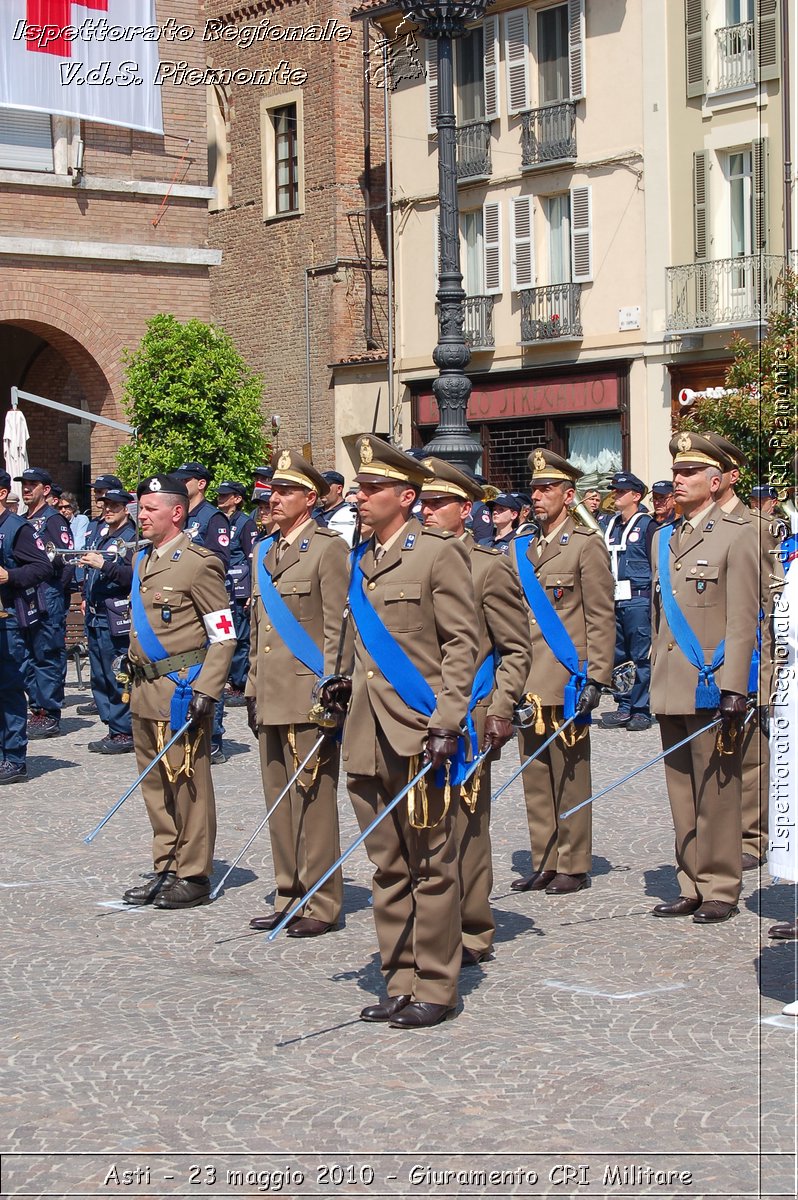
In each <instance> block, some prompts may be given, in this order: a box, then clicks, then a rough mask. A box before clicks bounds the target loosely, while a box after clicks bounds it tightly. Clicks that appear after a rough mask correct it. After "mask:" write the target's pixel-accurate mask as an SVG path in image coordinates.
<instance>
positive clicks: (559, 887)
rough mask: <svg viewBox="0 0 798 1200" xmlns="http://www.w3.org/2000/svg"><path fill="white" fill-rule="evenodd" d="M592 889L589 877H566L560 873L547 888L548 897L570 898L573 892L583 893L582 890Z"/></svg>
mask: <svg viewBox="0 0 798 1200" xmlns="http://www.w3.org/2000/svg"><path fill="white" fill-rule="evenodd" d="M586 887H590V876H589V875H566V874H565V873H564V872H563V871H558V872H557V874H556V875H555V876H554V878H553V879H552V881H551V883H550V884H549V886H548V887H547V888H546V895H547V896H570V895H571V894H572V892H581V891H582V888H586Z"/></svg>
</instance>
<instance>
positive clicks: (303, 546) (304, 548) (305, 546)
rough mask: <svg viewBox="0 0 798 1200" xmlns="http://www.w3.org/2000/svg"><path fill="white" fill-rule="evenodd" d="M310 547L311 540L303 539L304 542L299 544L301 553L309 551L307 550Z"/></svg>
mask: <svg viewBox="0 0 798 1200" xmlns="http://www.w3.org/2000/svg"><path fill="white" fill-rule="evenodd" d="M309 545H310V538H303V539H302V541H301V542H300V543H299V551H300V553H301V552H302V551H303V550H307V548H308V546H309Z"/></svg>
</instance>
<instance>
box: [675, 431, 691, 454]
mask: <svg viewBox="0 0 798 1200" xmlns="http://www.w3.org/2000/svg"><path fill="white" fill-rule="evenodd" d="M676 448H677V450H679V451H680V452H681V453H682V454H684V452H685V451H686V450H692V448H693V443H692V441H691V440H690V434H689V433H680V434H679V440H678V441H677V443H676Z"/></svg>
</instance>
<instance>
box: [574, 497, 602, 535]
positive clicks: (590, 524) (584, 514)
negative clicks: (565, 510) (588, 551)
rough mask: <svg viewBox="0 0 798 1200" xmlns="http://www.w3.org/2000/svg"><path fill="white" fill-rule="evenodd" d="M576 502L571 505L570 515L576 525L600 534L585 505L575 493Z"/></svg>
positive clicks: (597, 524)
mask: <svg viewBox="0 0 798 1200" xmlns="http://www.w3.org/2000/svg"><path fill="white" fill-rule="evenodd" d="M576 495H577V500H576V502H575V503H574V504H572V505H571V508H570V513H571V516H572V517H573V518H574V520H575V521H576V523H577V524H578V525H584V526H586V528H587V529H595V531H596V532H597V533H601V526H600V525H599V523H598V521H597V520H596V518H595V517H594V516H593V514H592V512H591V511H590V509H589V508H588V507H587V505H586V504H585V502H584V500H583V499H582V498H581V497H580V496H579V493H578V492H577V493H576Z"/></svg>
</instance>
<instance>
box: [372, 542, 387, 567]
mask: <svg viewBox="0 0 798 1200" xmlns="http://www.w3.org/2000/svg"><path fill="white" fill-rule="evenodd" d="M384 555H385V547H384V546H381V545H380V544H379V543H378V544H377V545H376V546H375V547H374V565H375V567H378V566H379V565H380V563H381V562H382V559H383V557H384Z"/></svg>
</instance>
